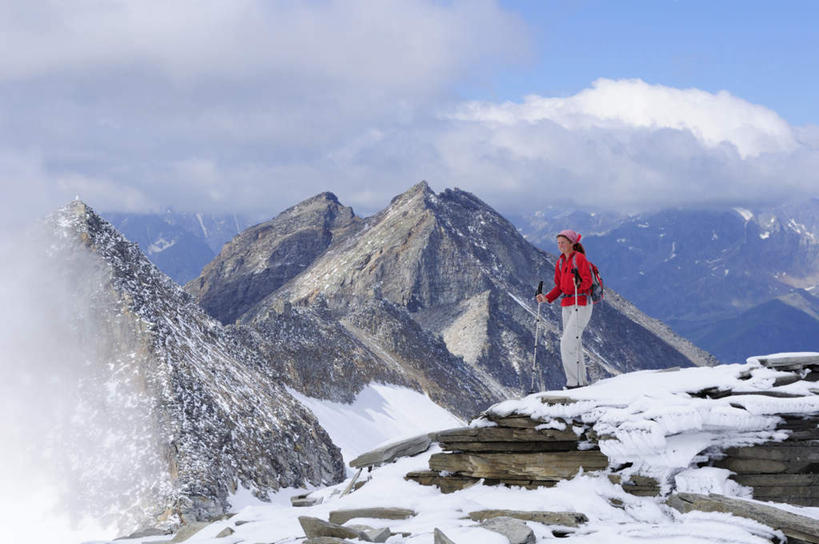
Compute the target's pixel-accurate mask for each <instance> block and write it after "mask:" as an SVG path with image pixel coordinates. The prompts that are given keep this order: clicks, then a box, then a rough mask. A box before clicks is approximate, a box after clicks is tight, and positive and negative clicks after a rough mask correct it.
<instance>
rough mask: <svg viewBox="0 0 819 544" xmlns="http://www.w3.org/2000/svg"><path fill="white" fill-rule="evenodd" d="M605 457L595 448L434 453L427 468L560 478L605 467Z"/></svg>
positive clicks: (475, 475)
mask: <svg viewBox="0 0 819 544" xmlns="http://www.w3.org/2000/svg"><path fill="white" fill-rule="evenodd" d="M608 463H609V461H608V457H606V456H605V455H603V454H602V453H600V452H599V451H595V450H589V451H568V452H537V453H482V454H478V453H436V454H434V455H432V457H430V459H429V468H430V470H435V471H439V472H442V471H446V472H454V473H457V474H459V475H461V476H469V477H472V478H497V479H530V480H554V479H558V480H563V479H568V478H572V477H573V476H575V475H576V474H577V473H578V471H579V470H580V469H581V468H582V469H583V470H584V472H592V471H595V470H602V469H605V468H606V467H608Z"/></svg>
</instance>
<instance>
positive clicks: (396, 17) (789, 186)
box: [0, 0, 819, 217]
mask: <svg viewBox="0 0 819 544" xmlns="http://www.w3.org/2000/svg"><path fill="white" fill-rule="evenodd" d="M817 15H819V3H816V2H780V3H776V4H774V3H763V2H734V1H716V2H670V1H665V0H654V1H648V0H646V1H639V2H638V1H624V2H598V1H594V2H592V1H588V2H585V1H577V2H568V1H567V2H537V1H534V0H532V1H521V2H512V1H503V0H451V1H440V0H382V1H378V2H372V1H370V0H321V1H314V2H269V1H267V0H209V1H206V2H201V1H196V0H178V1H175V2H170V3H169V2H163V1H159V0H110V1H109V2H106V3H99V2H97V1H96V0H75V1H74V2H72V3H70V4H68V3H59V2H49V1H46V0H31V1H28V2H15V1H13V0H0V35H2V36H3V37H4V46H5V51H6V53H7V54H5V55H2V56H0V185H2V187H3V189H4V190H5V192H4V194H5V195H6V196H7V198H6V202H13V203H14V205H13V206H11V207H10V209H9V210H6V212H7V213H6V214H4V216H8V217H13V216H15V215H16V216H20V215H25V216H36V215H38V214H42V213H44V212H45V211H48V210H50V209H53V208H54V207H56V206H58V205H60V204H62V203H64V202H65V201H66V200H70V199H71V198H73V197H74V196H75V195H77V196H80V198H82V199H83V200H85V201H86V202H87V203H88V204H90V205H91V206H92V207H94V208H97V209H100V210H106V211H132V212H147V211H157V210H161V209H164V208H166V207H169V206H170V207H173V208H175V209H178V210H180V211H206V212H248V213H254V214H257V213H260V214H268V215H273V214H275V213H278V212H279V211H281V210H282V209H284V208H286V207H288V206H291V205H293V204H295V203H297V202H299V201H300V200H303V199H305V198H309V197H311V196H313V195H315V194H317V193H320V192H323V191H332V192H334V193H336V194H337V196H338V197H339V199H340V200H341V201H342V202H343V203H345V204H347V205H352V206H353V207H354V208H355V209H356V210H359V211H361V212H362V213H368V212H373V211H376V210H378V209H380V208H382V207H383V206H385V205H386V204H387V203H388V202H389V200H390V199H391V198H392V197H393V196H394V195H396V194H398V193H401V192H403V191H404V190H406V189H407V188H408V187H410V186H412V185H414V184H415V183H417V182H418V181H420V180H426V181H428V182H429V184H430V185H431V186H432V187H433V189H435V190H443V189H444V188H447V187H455V186H457V187H459V188H461V189H465V190H468V191H471V192H473V193H475V194H476V195H477V196H479V197H480V198H482V199H484V200H485V201H487V202H488V203H489V204H491V205H493V206H495V207H497V208H499V209H501V210H502V211H504V212H510V213H519V214H525V213H531V212H534V211H537V209H540V208H543V207H545V206H552V205H565V206H572V205H582V206H584V207H599V208H608V209H614V210H617V211H629V212H633V211H643V210H649V209H656V208H659V207H666V206H703V205H707V206H714V205H726V206H728V205H731V206H733V205H742V206H745V207H753V206H754V205H759V204H763V203H768V202H772V201H775V202H778V201H781V200H784V199H787V198H804V197H806V196H817V187H819V177H818V176H819V106H817V104H816V100H815V99H814V97H815V96H816V95H817V86H818V85H817V84H818V83H819V80H818V79H817V78H819V76H818V75H817V74H819V66H817V60H816V59H817V55H815V54H814V52H815V51H816V50H817V47H816V45H817V38H816V36H815V34H816V33H815V32H813V29H814V27H815V26H817V25H816V22H817V20H819V17H817Z"/></svg>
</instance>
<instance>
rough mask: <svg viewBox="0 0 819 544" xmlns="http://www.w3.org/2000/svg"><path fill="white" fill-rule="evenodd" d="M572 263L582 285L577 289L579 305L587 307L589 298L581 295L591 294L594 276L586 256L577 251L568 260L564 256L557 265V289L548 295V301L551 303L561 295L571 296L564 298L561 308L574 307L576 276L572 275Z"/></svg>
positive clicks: (561, 256)
mask: <svg viewBox="0 0 819 544" xmlns="http://www.w3.org/2000/svg"><path fill="white" fill-rule="evenodd" d="M572 261H574V266H576V267H577V271H578V272H579V273H580V280H581V281H580V285H579V286H578V287H577V295H578V296H577V305H578V306H585V305H586V302H587V301H586V299H587V298H588V297H585V296H580V294H581V293H584V294H586V293H589V292H591V286H592V275H591V267H590V266H589V261H588V260H586V256H585V255H583V254H582V253H580V252H579V251H575V252H574V253H572V255H571V256H570V257H569V258H568V259H567V258H566V257H565V256H564V255H563V254H561V255H560V258H559V259H558V260H557V264H556V265H555V287H554V289H552V290H551V291H549V292H548V293H547V294H546V299H547V300H548V301H549V302H550V303H551V302H554V300H555V299H556V298H557V297H559V296H560V295H569V296H566V297H564V298H563V301H562V302H561V303H560V305H561V306H574V274H572Z"/></svg>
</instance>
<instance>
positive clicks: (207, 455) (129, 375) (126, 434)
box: [47, 201, 344, 531]
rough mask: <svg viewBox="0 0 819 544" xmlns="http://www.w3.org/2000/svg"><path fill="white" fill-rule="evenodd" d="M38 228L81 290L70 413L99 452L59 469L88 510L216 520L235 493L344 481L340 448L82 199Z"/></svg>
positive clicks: (148, 520) (255, 358)
mask: <svg viewBox="0 0 819 544" xmlns="http://www.w3.org/2000/svg"><path fill="white" fill-rule="evenodd" d="M47 225H48V226H49V227H50V228H49V229H47V230H49V233H50V238H51V240H50V244H49V246H48V247H50V250H49V251H50V256H51V258H52V259H53V262H54V265H55V268H56V269H59V270H60V271H61V273H62V274H65V275H66V276H67V277H68V278H69V280H70V281H71V283H72V284H73V285H75V286H76V288H77V290H78V292H81V293H83V300H80V301H79V302H80V304H79V305H78V307H77V308H76V309H75V312H76V315H75V317H76V319H75V322H76V327H77V328H76V334H77V335H79V336H82V337H83V338H85V340H86V344H89V345H91V344H93V345H92V346H91V347H92V348H93V349H92V350H91V352H93V354H92V355H93V356H92V357H90V358H89V359H88V360H87V361H86V362H85V363H84V366H87V367H90V370H84V371H83V372H84V374H85V375H86V376H91V378H90V379H89V378H86V379H84V380H82V381H81V383H79V385H78V387H79V390H78V391H77V395H76V398H77V403H76V405H75V406H74V412H73V413H72V414H71V418H72V419H75V420H78V421H80V422H81V423H82V425H83V427H94V426H96V427H98V428H99V436H97V437H96V440H95V442H96V443H97V447H96V448H95V449H94V451H93V453H90V454H89V453H87V454H86V455H85V458H84V459H83V463H82V465H81V466H72V467H69V468H70V470H68V471H67V472H69V473H70V476H71V477H70V479H71V481H72V486H71V488H70V489H69V490H67V492H68V493H70V494H71V495H72V497H71V499H72V502H74V503H75V504H76V503H77V502H83V501H84V504H85V505H86V507H87V511H86V512H84V513H86V514H91V515H94V516H96V517H102V516H101V512H105V511H106V510H108V509H110V510H111V511H112V512H115V513H116V515H117V516H118V519H119V521H120V525H121V528H122V530H123V531H128V530H133V529H134V528H138V527H140V526H158V525H159V526H162V525H165V526H174V525H178V524H179V523H183V522H190V521H193V520H201V519H212V518H214V517H216V516H218V515H221V514H224V513H225V512H226V511H227V509H228V507H229V504H228V500H229V496H230V495H231V494H232V493H233V492H235V491H236V490H237V488H239V487H240V486H241V487H244V488H247V489H249V490H251V491H253V492H254V493H256V494H257V495H260V496H264V495H266V493H267V492H268V491H272V490H276V489H279V488H281V487H290V486H305V485H307V484H313V485H319V484H322V483H329V482H335V481H339V480H340V479H341V478H342V477H343V475H344V467H343V462H342V459H341V455H340V452H339V450H338V448H337V447H336V446H335V445H334V444H333V443H332V442H331V440H330V438H329V437H328V436H327V434H326V433H325V431H324V430H323V429H322V428H321V426H320V425H319V424H318V422H317V421H316V419H315V418H314V417H313V415H312V414H311V413H310V412H309V411H307V410H306V409H304V408H303V407H302V406H301V404H299V403H298V402H297V401H296V400H295V399H294V398H293V397H292V396H291V395H290V394H289V393H288V392H287V390H286V389H285V388H284V387H283V386H282V385H281V382H280V381H279V380H278V379H276V377H275V376H274V375H273V374H272V370H271V367H270V365H268V364H267V363H266V361H265V359H264V356H263V355H262V354H261V353H259V352H257V351H254V349H253V347H252V345H251V344H250V343H248V342H246V341H244V339H243V338H242V337H241V336H240V335H238V334H236V332H235V331H232V330H228V329H225V328H224V327H222V325H220V324H219V323H218V322H217V321H216V320H214V319H212V318H210V317H209V316H208V315H207V314H206V313H205V312H204V311H202V310H201V308H200V307H199V306H198V304H197V303H196V302H195V301H194V300H193V299H192V298H191V297H190V296H189V295H188V294H187V293H185V292H184V291H183V290H182V289H181V288H180V287H178V286H177V285H176V284H175V283H174V282H173V281H172V280H171V279H170V278H168V277H167V276H165V275H164V274H162V273H161V272H159V271H158V270H157V269H156V267H155V266H154V265H152V264H151V263H150V262H148V261H147V259H146V258H145V257H144V256H143V255H142V254H141V253H140V251H139V249H138V247H137V246H136V244H133V243H130V242H128V241H127V240H125V239H124V238H123V237H122V236H121V235H120V234H119V233H118V232H117V231H116V230H115V229H114V228H113V227H112V226H111V225H110V224H109V223H107V222H105V221H104V220H102V219H101V218H100V217H99V216H98V215H97V214H95V213H94V211H93V210H91V209H90V208H89V207H87V206H86V205H85V204H83V203H82V202H79V201H75V202H73V203H71V204H69V205H68V206H66V207H64V208H62V209H60V210H59V211H58V212H56V213H55V214H54V215H52V216H51V217H50V218H49V219H48V220H47ZM89 282H92V284H90V285H89ZM93 399H96V400H93ZM69 438H70V437H69ZM69 447H70V446H69ZM88 455H91V456H92V457H93V458H89V457H88ZM115 490H116V491H115ZM112 493H116V496H113V501H114V502H115V503H116V504H112V502H111V501H112ZM123 512H124V514H123Z"/></svg>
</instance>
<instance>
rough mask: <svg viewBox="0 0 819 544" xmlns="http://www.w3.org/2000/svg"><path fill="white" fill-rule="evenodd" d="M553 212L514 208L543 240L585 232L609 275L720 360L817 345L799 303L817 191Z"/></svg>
mask: <svg viewBox="0 0 819 544" xmlns="http://www.w3.org/2000/svg"><path fill="white" fill-rule="evenodd" d="M558 212H559V211H558V210H546V211H545V212H541V213H540V214H535V215H532V216H529V217H527V218H521V219H520V223H519V225H520V227H521V230H522V232H523V233H524V234H526V236H527V238H529V239H533V240H537V241H538V243H539V244H541V246H542V247H545V248H546V249H549V248H550V247H551V246H552V244H554V235H555V233H556V232H559V231H560V230H562V229H563V228H576V229H577V230H579V231H581V232H584V233H585V234H586V236H585V237H584V239H583V241H584V244H585V246H586V249H587V250H588V252H589V254H590V256H591V258H592V260H593V261H594V262H595V263H596V264H597V265H598V266H599V267H600V268H601V270H602V272H603V275H604V278H605V280H606V282H607V284H608V285H610V286H612V287H614V288H615V289H618V290H619V291H620V292H622V293H623V295H624V296H626V297H628V298H629V299H630V300H631V301H633V302H634V304H636V305H637V306H638V307H639V308H640V309H642V310H643V311H645V312H647V313H648V314H649V315H651V316H653V317H656V318H658V319H660V320H662V321H664V322H665V323H668V324H669V325H670V326H671V327H672V328H673V329H674V330H675V331H676V332H678V333H679V334H682V335H683V336H685V337H687V338H689V339H691V340H692V341H693V342H694V343H696V344H697V345H699V346H700V347H702V348H704V349H706V350H708V351H710V352H712V353H714V354H715V355H717V356H718V357H719V358H720V359H721V360H723V361H738V360H739V361H741V360H744V359H745V357H747V356H749V355H753V354H755V353H763V352H769V353H771V352H776V351H782V350H783V349H786V350H787V349H797V347H798V346H802V347H801V348H799V349H808V348H810V349H815V348H816V340H815V339H816V336H815V335H810V334H809V333H808V331H812V330H815V327H816V326H817V320H816V317H815V315H813V314H811V313H810V312H806V311H805V310H804V308H805V307H806V306H812V305H814V304H816V298H815V297H814V296H813V295H812V293H814V292H816V286H817V283H819V200H817V199H812V200H807V201H801V202H798V203H792V204H788V205H783V206H778V207H772V208H769V209H759V210H753V211H751V210H746V209H742V208H733V209H723V210H690V209H671V210H663V211H660V212H657V213H653V214H646V215H638V216H629V217H620V218H616V217H611V216H606V217H605V218H603V217H602V216H601V215H600V214H593V213H588V212H580V211H573V212H571V213H567V212H565V211H564V212H560V213H558ZM601 231H602V232H601ZM791 295H792V296H791ZM782 297H785V298H782ZM796 300H801V301H804V304H793V303H791V302H789V301H796ZM772 309H776V310H777V311H775V312H772V311H771V310H772ZM783 319H784V321H783ZM751 323H753V326H752V325H751ZM783 327H784V329H783ZM773 331H780V333H779V334H774V332H773ZM786 340H789V341H790V342H788V341H786Z"/></svg>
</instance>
